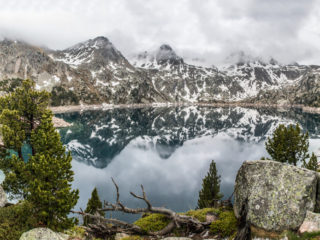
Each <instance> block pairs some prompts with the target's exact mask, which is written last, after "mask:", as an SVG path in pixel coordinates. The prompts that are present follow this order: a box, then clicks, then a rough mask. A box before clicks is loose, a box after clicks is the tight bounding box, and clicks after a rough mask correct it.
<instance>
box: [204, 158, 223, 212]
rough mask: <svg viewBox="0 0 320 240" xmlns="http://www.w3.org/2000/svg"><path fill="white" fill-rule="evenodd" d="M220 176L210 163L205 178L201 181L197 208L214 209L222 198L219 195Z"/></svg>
mask: <svg viewBox="0 0 320 240" xmlns="http://www.w3.org/2000/svg"><path fill="white" fill-rule="evenodd" d="M220 182H221V180H220V176H219V175H218V173H217V168H216V163H215V162H214V161H212V162H211V164H210V168H209V172H208V174H207V176H206V177H205V178H204V179H203V180H202V189H201V190H200V192H199V199H198V208H200V209H201V208H209V207H216V206H217V203H218V201H219V200H220V199H221V198H222V197H223V195H222V194H221V193H220Z"/></svg>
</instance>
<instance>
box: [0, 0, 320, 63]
mask: <svg viewBox="0 0 320 240" xmlns="http://www.w3.org/2000/svg"><path fill="white" fill-rule="evenodd" d="M0 6H1V8H0V36H2V37H9V38H18V39H23V40H26V41H28V42H31V43H33V44H37V45H46V46H48V47H50V48H54V49H62V48H66V47H69V46H70V45H73V44H75V43H77V42H80V41H84V40H87V39H89V38H94V37H96V36H98V35H104V36H107V37H108V38H109V39H110V40H111V41H112V42H113V43H114V44H115V46H116V47H118V48H119V49H120V50H121V51H122V52H123V53H124V55H127V56H128V55H130V54H132V53H134V52H138V51H143V50H149V49H152V48H156V47H158V46H159V45H160V44H162V43H168V44H170V45H172V46H173V48H174V49H176V51H177V52H178V54H180V55H182V56H184V57H186V58H187V59H192V58H203V59H206V61H207V62H209V63H213V64H219V63H221V62H223V60H224V59H225V58H226V57H227V56H228V55H230V53H232V52H235V51H240V50H243V51H245V52H247V53H248V54H251V55H254V56H257V55H258V56H261V57H265V58H268V57H270V56H273V57H275V58H276V59H279V60H280V61H282V62H292V61H298V62H301V63H313V64H320V29H319V28H318V23H319V21H320V2H319V1H316V0H305V1H301V0H281V1H279V0H242V1H237V0H218V1H210V0H201V1H196V0H177V1H172V0H161V1H160V0H150V1H146V0H91V1H84V0H69V1H63V0H41V1H40V0H11V1H6V0H0Z"/></svg>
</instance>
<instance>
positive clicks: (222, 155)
mask: <svg viewBox="0 0 320 240" xmlns="http://www.w3.org/2000/svg"><path fill="white" fill-rule="evenodd" d="M57 116H58V117H61V118H63V119H64V120H66V121H68V122H72V123H73V126H72V127H69V128H63V129H60V134H61V139H62V141H63V142H64V144H65V145H66V147H67V149H68V150H70V151H71V153H72V156H73V170H74V171H75V181H74V187H75V188H78V189H79V190H80V199H79V202H78V204H77V207H76V208H79V207H82V208H85V206H86V203H87V200H88V198H89V197H90V195H91V191H92V189H93V188H94V187H97V188H98V191H99V194H100V197H101V199H103V200H107V201H114V197H115V191H114V186H113V185H112V182H111V179H110V178H111V177H114V178H115V180H116V181H117V183H118V185H119V186H120V194H121V199H122V201H123V202H124V203H125V204H127V205H128V206H131V207H137V206H143V203H141V202H140V201H138V200H136V199H133V198H132V197H131V196H130V195H129V192H130V191H135V192H137V193H140V192H139V191H140V189H139V186H140V184H143V185H144V187H145V190H146V192H147V195H148V197H149V199H150V200H151V202H152V204H153V205H154V206H166V207H169V208H171V209H174V210H176V211H179V212H182V211H186V210H189V209H192V208H195V207H196V204H197V198H198V192H199V190H200V188H201V182H202V178H203V177H204V176H205V175H206V173H207V170H208V167H209V164H210V162H211V160H212V159H214V160H215V161H216V163H217V168H218V171H219V174H220V175H221V191H222V192H223V193H224V195H225V197H229V196H230V195H231V194H232V192H233V185H234V180H235V176H236V173H237V170H238V169H239V167H240V165H241V163H242V162H243V161H245V160H257V159H260V158H261V157H262V156H268V155H267V153H266V151H265V147H264V142H265V139H266V137H267V136H268V135H270V134H272V132H273V131H274V129H275V128H276V127H277V125H279V124H281V123H283V124H290V123H297V122H298V123H299V124H300V125H301V126H302V127H303V129H304V130H308V131H309V133H310V136H311V140H310V149H311V150H312V151H319V147H320V137H319V136H320V129H319V126H320V115H315V114H308V113H302V112H301V111H299V110H294V111H293V110H290V111H277V110H275V109H246V108H239V107H236V108H211V107H194V106H192V107H178V108H140V109H113V110H107V111H85V112H82V113H79V112H75V113H64V114H57ZM113 217H119V218H121V219H125V220H133V219H135V218H136V217H133V216H128V215H122V214H113Z"/></svg>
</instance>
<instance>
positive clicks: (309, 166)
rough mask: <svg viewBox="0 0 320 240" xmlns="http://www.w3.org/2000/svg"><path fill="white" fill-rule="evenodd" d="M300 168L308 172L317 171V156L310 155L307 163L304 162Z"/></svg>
mask: <svg viewBox="0 0 320 240" xmlns="http://www.w3.org/2000/svg"><path fill="white" fill-rule="evenodd" d="M302 166H303V167H304V168H306V169H309V170H313V171H318V168H319V166H318V159H317V156H316V155H315V154H314V153H312V155H311V157H310V160H309V162H308V163H306V162H304V163H303V165H302Z"/></svg>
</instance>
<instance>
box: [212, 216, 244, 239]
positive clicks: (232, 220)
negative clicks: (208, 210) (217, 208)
mask: <svg viewBox="0 0 320 240" xmlns="http://www.w3.org/2000/svg"><path fill="white" fill-rule="evenodd" d="M237 227H238V221H237V219H236V217H235V215H234V212H233V211H226V212H221V213H220V214H219V219H218V220H216V221H214V222H212V223H211V225H210V232H211V233H213V234H219V235H220V236H221V237H223V238H225V237H229V236H232V235H233V234H234V233H235V232H236V231H237Z"/></svg>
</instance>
